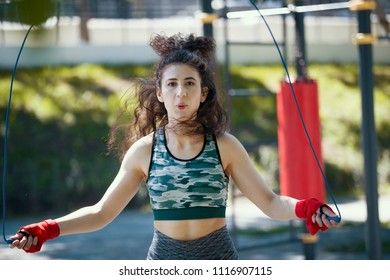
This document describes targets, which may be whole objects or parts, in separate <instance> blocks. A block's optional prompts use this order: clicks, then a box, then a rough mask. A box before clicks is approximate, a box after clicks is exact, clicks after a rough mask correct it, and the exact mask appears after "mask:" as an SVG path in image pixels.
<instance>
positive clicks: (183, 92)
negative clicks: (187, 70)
mask: <svg viewBox="0 0 390 280" xmlns="http://www.w3.org/2000/svg"><path fill="white" fill-rule="evenodd" d="M177 96H178V97H185V96H187V91H186V89H185V88H184V87H182V86H179V87H178V88H177Z"/></svg>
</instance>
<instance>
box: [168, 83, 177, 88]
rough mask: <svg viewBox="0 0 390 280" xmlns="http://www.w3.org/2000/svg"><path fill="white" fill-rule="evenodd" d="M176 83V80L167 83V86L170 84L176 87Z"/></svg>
mask: <svg viewBox="0 0 390 280" xmlns="http://www.w3.org/2000/svg"><path fill="white" fill-rule="evenodd" d="M175 85H176V83H175V82H169V83H168V84H167V86H169V87H174V86H175Z"/></svg>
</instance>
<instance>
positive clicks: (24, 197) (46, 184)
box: [0, 65, 390, 215]
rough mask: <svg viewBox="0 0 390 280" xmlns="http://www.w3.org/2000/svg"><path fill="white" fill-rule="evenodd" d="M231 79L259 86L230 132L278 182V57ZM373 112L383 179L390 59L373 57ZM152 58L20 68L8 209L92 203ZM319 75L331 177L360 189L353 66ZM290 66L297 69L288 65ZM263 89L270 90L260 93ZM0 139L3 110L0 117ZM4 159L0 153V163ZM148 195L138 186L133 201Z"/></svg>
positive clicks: (385, 180)
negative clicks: (123, 107) (125, 106)
mask: <svg viewBox="0 0 390 280" xmlns="http://www.w3.org/2000/svg"><path fill="white" fill-rule="evenodd" d="M231 70H232V84H233V87H234V88H240V89H252V90H257V89H260V90H262V91H261V94H259V95H254V96H245V97H244V96H240V97H238V96H236V97H232V98H231V99H230V104H231V107H230V108H231V111H230V113H231V119H232V130H233V133H234V134H235V135H236V136H237V137H238V138H239V139H240V140H241V141H242V142H243V143H244V145H245V146H246V148H247V149H248V151H249V152H250V155H251V157H252V158H253V159H254V161H255V163H256V166H258V168H259V169H260V171H261V172H262V174H263V175H264V177H265V178H266V180H267V181H268V182H270V183H271V185H272V186H273V187H275V188H277V185H278V171H279V170H278V152H277V119H276V93H277V91H278V90H279V85H280V81H281V80H282V79H283V69H282V68H281V66H273V65H267V66H256V65H253V66H245V67H244V66H240V67H239V66H234V67H232V69H231ZM374 70H375V71H374V74H375V106H376V107H375V114H376V115H375V117H376V124H377V131H378V150H379V151H378V152H379V153H378V157H379V161H378V174H379V183H380V188H381V189H384V188H385V187H386V186H388V185H389V181H390V144H389V143H390V141H389V140H390V134H389V131H390V118H389V112H390V94H389V92H390V88H389V85H390V83H389V81H390V76H389V75H390V74H389V73H390V67H389V66H382V65H379V66H375V69H374ZM150 71H151V66H150V65H147V66H116V67H110V66H99V65H79V66H74V67H55V68H51V67H43V68H35V69H20V70H18V72H17V74H16V79H15V83H14V92H13V99H12V107H11V115H10V127H9V139H8V164H7V181H6V191H7V202H8V204H7V210H8V214H9V215H12V214H13V215H21V214H26V205H28V207H27V208H28V214H43V213H45V212H50V213H53V212H62V213H64V212H68V211H70V210H73V209H76V208H78V207H81V206H86V205H88V204H92V203H95V202H96V201H97V200H98V199H100V197H101V196H102V195H103V193H104V191H105V190H106V188H107V187H108V185H109V184H110V183H111V181H112V180H113V178H114V176H115V174H116V172H117V170H118V168H119V161H118V159H117V158H115V157H114V156H112V155H107V149H106V144H107V137H108V133H109V129H110V126H111V125H112V123H113V121H114V120H115V119H116V115H117V112H118V106H119V104H120V102H121V98H122V96H123V95H124V94H125V93H127V92H128V91H129V90H130V85H131V84H130V81H131V79H132V78H134V77H145V76H148V75H149V74H150ZM309 73H310V74H311V77H312V78H313V79H316V80H317V81H318V84H319V93H320V117H321V122H322V147H323V156H324V160H325V167H326V172H327V176H328V179H329V181H330V183H331V185H332V187H333V188H334V189H336V190H337V191H338V192H343V193H344V192H348V193H349V194H351V193H358V192H359V191H360V192H361V186H362V185H363V184H362V152H361V138H360V122H361V104H360V103H361V96H360V91H359V88H358V69H357V66H355V65H312V66H310V67H309ZM292 75H293V74H292ZM10 79H11V73H10V71H0V94H1V98H0V116H5V110H6V107H7V102H8V92H9V84H10ZM263 92H266V93H265V94H263ZM0 128H1V130H0V131H1V138H0V141H1V143H2V142H3V137H4V129H5V119H4V117H0ZM0 166H1V168H2V167H3V166H2V161H1V163H0ZM146 198H147V194H146V192H145V189H144V188H141V191H140V192H139V194H138V196H137V197H136V199H135V200H134V201H133V202H132V203H131V204H130V207H138V206H140V205H142V204H143V203H144V201H145V199H146Z"/></svg>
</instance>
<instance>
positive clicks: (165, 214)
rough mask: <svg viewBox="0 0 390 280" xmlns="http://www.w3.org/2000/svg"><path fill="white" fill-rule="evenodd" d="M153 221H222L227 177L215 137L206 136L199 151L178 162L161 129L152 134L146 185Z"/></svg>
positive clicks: (226, 191)
mask: <svg viewBox="0 0 390 280" xmlns="http://www.w3.org/2000/svg"><path fill="white" fill-rule="evenodd" d="M146 184H147V187H148V190H149V196H150V202H151V205H152V209H153V214H154V218H155V220H189V219H207V218H224V217H225V215H226V201H227V196H228V184H229V178H228V177H227V176H226V174H225V172H224V170H223V167H222V164H221V158H220V154H219V150H218V146H217V141H216V138H215V136H213V135H207V136H206V137H205V141H204V145H203V148H202V151H201V152H200V153H199V154H198V155H197V156H196V157H194V158H192V159H189V160H181V159H178V158H175V157H174V156H173V155H172V154H171V153H170V151H169V149H168V147H167V145H166V141H165V133H164V129H163V128H159V129H157V130H156V132H155V133H154V139H153V150H152V157H151V163H150V167H149V176H148V180H147V182H146Z"/></svg>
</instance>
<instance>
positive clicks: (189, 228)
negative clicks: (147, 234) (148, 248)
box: [154, 218, 226, 240]
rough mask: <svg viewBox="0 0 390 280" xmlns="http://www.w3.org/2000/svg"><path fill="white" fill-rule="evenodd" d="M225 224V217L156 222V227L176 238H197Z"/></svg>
mask: <svg viewBox="0 0 390 280" xmlns="http://www.w3.org/2000/svg"><path fill="white" fill-rule="evenodd" d="M225 225H226V219H225V218H212V219H199V220H177V221H176V220H175V221H161V220H158V221H155V222H154V227H155V229H157V230H158V231H160V232H161V233H163V234H165V235H167V236H169V237H170V238H173V239H176V240H195V239H198V238H201V237H203V236H206V235H208V234H209V233H212V232H213V231H216V230H218V229H220V228H222V227H223V226H225Z"/></svg>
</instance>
